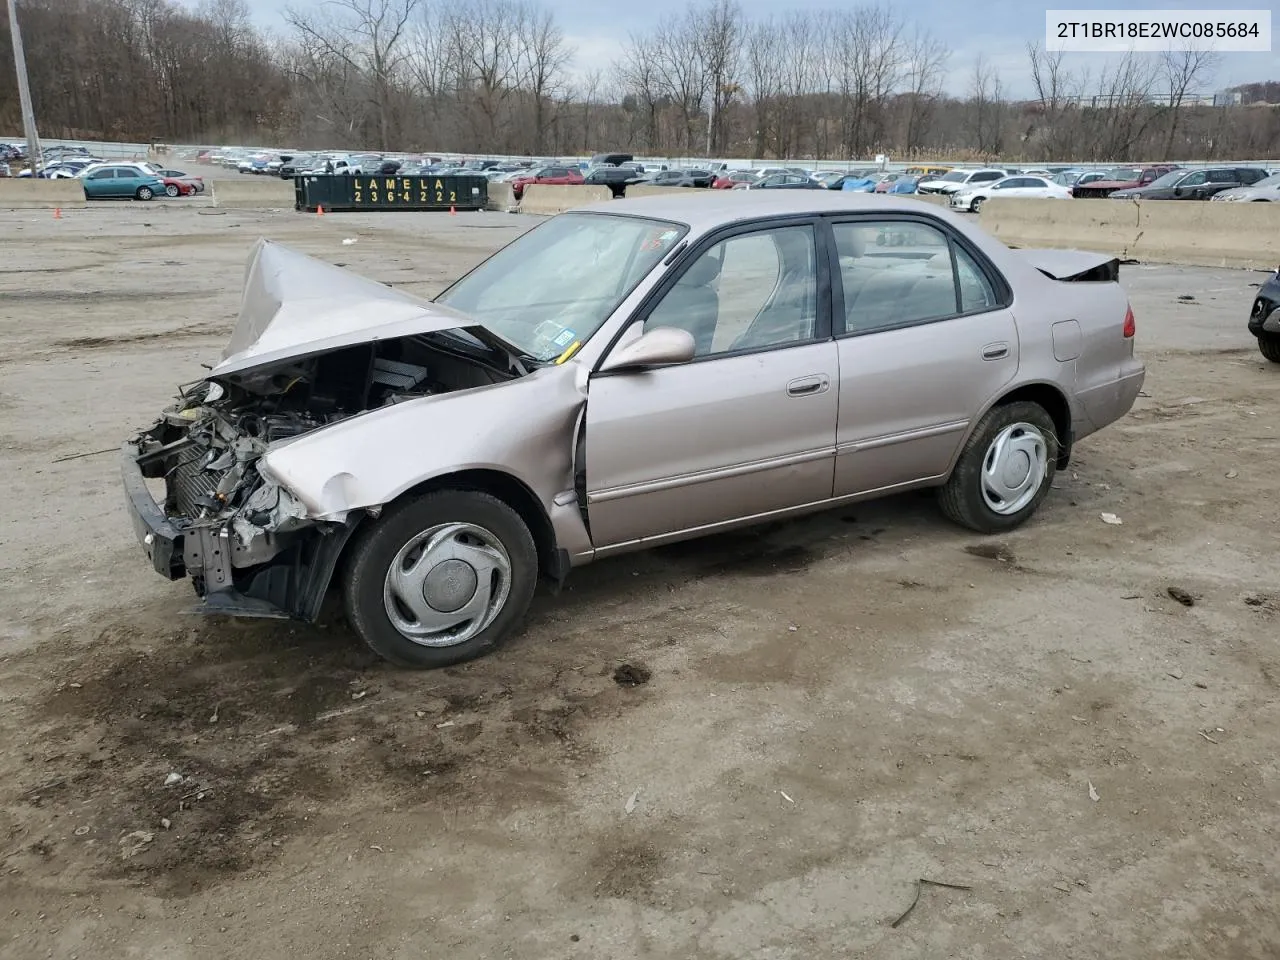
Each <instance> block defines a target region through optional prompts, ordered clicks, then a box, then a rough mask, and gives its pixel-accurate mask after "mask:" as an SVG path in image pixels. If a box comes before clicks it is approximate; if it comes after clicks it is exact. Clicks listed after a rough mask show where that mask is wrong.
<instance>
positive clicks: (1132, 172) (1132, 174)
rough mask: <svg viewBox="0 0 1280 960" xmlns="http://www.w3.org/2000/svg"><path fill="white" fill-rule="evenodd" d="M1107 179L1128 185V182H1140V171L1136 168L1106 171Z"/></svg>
mask: <svg viewBox="0 0 1280 960" xmlns="http://www.w3.org/2000/svg"><path fill="white" fill-rule="evenodd" d="M1107 179H1108V180H1119V181H1120V182H1122V183H1128V182H1129V181H1130V180H1141V179H1142V171H1141V170H1139V169H1138V168H1137V167H1120V168H1119V169H1118V170H1108V171H1107Z"/></svg>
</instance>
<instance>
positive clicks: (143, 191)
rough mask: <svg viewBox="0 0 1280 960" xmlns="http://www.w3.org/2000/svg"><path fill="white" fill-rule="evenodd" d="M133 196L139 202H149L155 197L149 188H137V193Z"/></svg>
mask: <svg viewBox="0 0 1280 960" xmlns="http://www.w3.org/2000/svg"><path fill="white" fill-rule="evenodd" d="M134 196H135V197H137V198H138V199H139V200H150V199H151V198H152V197H154V196H155V193H154V192H153V191H152V189H151V188H150V187H139V188H138V192H137V193H135V194H134Z"/></svg>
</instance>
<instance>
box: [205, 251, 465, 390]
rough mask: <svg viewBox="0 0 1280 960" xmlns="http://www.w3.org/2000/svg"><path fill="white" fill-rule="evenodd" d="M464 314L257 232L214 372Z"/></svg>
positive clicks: (418, 328) (450, 322) (459, 321)
mask: <svg viewBox="0 0 1280 960" xmlns="http://www.w3.org/2000/svg"><path fill="white" fill-rule="evenodd" d="M475 326H476V324H475V321H474V320H472V319H470V318H469V317H468V316H467V315H466V314H464V313H460V312H458V311H457V310H452V309H450V308H448V307H445V306H442V305H440V304H436V303H432V302H431V301H429V300H423V299H421V298H419V297H415V296H412V295H410V294H407V293H403V292H401V291H399V290H393V289H392V288H391V287H388V286H386V285H385V284H382V283H379V282H377V281H376V280H369V279H367V278H365V277H361V276H358V275H356V274H354V273H351V272H349V271H347V270H344V269H342V268H341V267H335V266H333V264H330V263H325V262H324V261H322V260H317V259H316V258H314V257H309V256H307V255H306V254H304V253H299V252H298V251H296V250H291V249H290V248H288V247H284V246H281V245H280V244H278V243H272V242H271V241H268V240H259V241H258V243H257V246H255V247H254V250H253V255H252V256H251V257H250V259H249V267H248V269H247V271H246V272H245V283H244V294H243V296H242V298H241V301H240V317H239V319H238V320H237V321H236V326H235V329H234V330H233V331H232V333H231V340H230V341H229V342H228V343H227V346H226V349H224V350H223V351H222V359H221V360H220V361H219V362H218V364H217V365H216V366H215V367H214V368H213V370H212V371H211V372H210V374H209V376H211V377H217V376H224V375H226V374H231V373H237V372H240V371H243V370H247V369H250V368H252V367H257V366H263V365H265V364H269V363H276V362H279V361H281V360H289V359H292V358H295V357H303V356H307V355H309V354H313V353H320V352H323V351H325V350H333V349H336V348H338V347H345V346H351V345H353V344H357V343H368V342H370V341H373V340H386V339H390V338H393V337H406V336H413V335H415V334H420V333H430V332H432V331H434V330H450V329H458V328H464V329H465V328H472V330H473V331H474V328H475Z"/></svg>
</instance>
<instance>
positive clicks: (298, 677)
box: [0, 204, 1280, 960]
mask: <svg viewBox="0 0 1280 960" xmlns="http://www.w3.org/2000/svg"><path fill="white" fill-rule="evenodd" d="M534 222H536V221H535V220H534V219H533V218H526V217H514V216H506V215H502V214H496V213H489V214H483V213H477V214H463V215H459V216H457V217H449V216H447V215H439V214H435V215H432V214H407V213H405V214H387V215H377V214H358V215H356V214H349V215H340V216H339V215H334V216H327V217H323V218H321V217H316V216H303V215H298V214H295V213H293V212H292V211H278V212H267V211H256V212H255V211H219V210H213V209H208V208H198V207H196V206H193V205H182V206H177V205H173V206H164V205H160V204H156V205H150V206H143V205H135V206H130V207H123V206H116V205H112V206H109V207H104V208H96V207H95V208H90V209H87V210H83V211H74V212H69V213H68V214H66V215H65V216H64V218H63V219H61V220H57V221H55V220H52V219H51V218H50V217H49V215H48V214H47V213H46V212H43V211H19V212H0V304H3V310H0V462H3V464H4V466H5V469H4V479H5V497H4V498H3V502H2V503H0V729H3V730H4V731H5V735H4V738H3V742H2V743H0V904H2V905H3V911H2V913H0V915H2V916H3V920H4V922H3V926H0V957H5V958H9V957H12V958H20V957H21V958H26V957H37V956H38V957H43V956H46V955H47V956H53V957H70V956H73V955H78V956H81V957H87V956H100V957H112V956H137V957H147V958H150V957H166V958H167V957H196V956H199V957H202V958H203V957H235V958H246V957H257V956H264V955H266V952H270V953H271V954H272V955H280V956H306V957H310V958H328V957H370V956H379V957H410V956H412V957H422V956H430V957H434V956H446V955H447V956H449V957H451V958H470V957H492V958H497V957H508V956H509V957H520V958H533V957H539V958H540V957H582V958H588V957H589V958H592V960H600V958H627V957H640V956H645V957H654V958H664V957H708V958H726V960H727V958H741V957H768V958H771V960H783V958H786V960H790V958H805V960H809V958H824V957H847V956H855V955H856V956H870V957H877V958H898V957H902V958H908V957H909V958H916V957H921V956H929V957H946V956H957V957H984V958H1015V957H1049V956H1055V957H1062V958H1071V957H1081V958H1082V957H1139V956H1154V955H1168V956H1196V957H1214V958H1252V957H1258V958H1264V957H1274V956H1276V955H1277V953H1278V952H1280V916H1278V915H1277V912H1276V910H1275V904H1276V903H1277V902H1278V901H1280V864H1277V861H1276V857H1275V855H1274V851H1275V847H1276V843H1277V840H1278V839H1280V837H1278V832H1280V764H1278V761H1277V755H1276V750H1275V744H1276V743H1277V738H1278V737H1280V707H1278V706H1277V704H1278V701H1280V553H1278V552H1277V550H1276V544H1277V534H1280V500H1278V499H1277V498H1276V496H1275V486H1276V464H1277V462H1278V460H1277V456H1278V454H1280V432H1278V427H1277V422H1276V417H1275V411H1276V409H1277V404H1278V403H1280V369H1278V368H1277V367H1276V366H1275V365H1268V364H1266V363H1265V362H1264V361H1263V360H1262V359H1261V357H1260V356H1259V355H1258V353H1257V350H1256V348H1255V346H1254V344H1253V342H1252V339H1251V338H1250V337H1249V336H1248V334H1247V332H1246V331H1245V329H1244V325H1245V318H1246V316H1247V314H1248V308H1249V304H1250V302H1251V299H1252V296H1253V288H1252V287H1251V286H1250V284H1252V283H1256V282H1257V281H1259V280H1260V279H1261V278H1262V275H1260V274H1249V273H1242V272H1237V271H1229V270H1208V269H1196V268H1171V267H1152V266H1126V267H1123V268H1122V277H1123V281H1124V283H1125V284H1126V286H1127V287H1128V288H1129V290H1130V292H1131V296H1132V299H1133V305H1134V310H1135V313H1136V315H1137V318H1138V343H1139V349H1140V350H1141V351H1142V352H1143V354H1144V355H1145V357H1146V359H1147V362H1148V378H1147V384H1146V395H1144V396H1143V397H1142V398H1140V399H1139V401H1138V405H1137V407H1136V408H1135V410H1134V412H1133V413H1132V414H1131V415H1130V416H1129V417H1127V418H1126V419H1125V420H1123V421H1121V422H1120V423H1119V424H1117V425H1115V426H1114V427H1112V428H1110V429H1108V430H1106V431H1104V432H1102V433H1101V434H1099V435H1097V436H1094V437H1091V438H1089V439H1088V440H1086V441H1085V442H1083V443H1082V444H1081V446H1080V447H1079V448H1078V450H1077V451H1076V456H1075V460H1074V462H1073V464H1072V466H1071V467H1070V468H1069V469H1068V470H1067V471H1065V472H1064V473H1062V474H1060V475H1059V477H1058V480H1057V482H1056V484H1055V489H1054V491H1053V493H1052V494H1051V495H1050V497H1049V499H1048V500H1047V501H1046V503H1045V505H1044V507H1043V508H1042V509H1041V511H1040V513H1039V514H1038V515H1037V516H1036V517H1035V518H1034V519H1033V520H1032V521H1031V522H1030V523H1029V524H1028V525H1027V526H1025V527H1023V528H1021V529H1020V530H1018V531H1016V532H1015V533H1014V534H1012V535H1009V536H1007V537H1003V538H983V537H978V536H975V535H972V534H968V533H965V532H962V531H959V530H957V529H956V528H954V527H952V526H951V525H949V524H947V523H946V522H945V521H943V520H942V519H941V517H940V515H939V514H938V513H937V511H936V509H935V508H934V506H933V504H932V502H931V499H930V498H929V497H927V496H918V495H911V496H905V497H900V498H895V499H890V500H887V501H883V502H876V503H869V504H860V505H857V506H856V507H853V508H849V509H844V510H839V511H835V512H833V513H830V514H824V515H821V516H817V517H813V518H809V519H806V520H803V521H800V522H796V523H787V524H780V525H775V526H772V527H769V528H765V529H762V530H758V531H750V532H747V533H740V534H734V535H731V536H721V537H716V538H712V539H708V540H705V541H701V542H694V543H691V544H686V545H679V546H675V547H668V548H664V549H661V550H658V551H655V552H652V553H648V554H640V555H636V556H629V557H624V558H621V559H618V560H610V561H604V562H601V563H600V564H598V565H595V566H592V567H589V568H587V569H584V570H582V571H581V572H579V573H577V574H575V575H574V576H573V577H572V578H571V579H570V581H569V584H568V588H567V589H566V591H565V592H564V593H563V594H561V595H560V596H559V597H552V596H549V595H540V596H539V597H538V598H537V599H536V600H535V603H534V607H533V611H532V613H531V616H530V620H529V623H528V627H527V629H526V630H525V631H524V632H523V634H522V635H520V636H519V637H517V638H516V639H515V640H513V641H512V642H511V643H510V644H509V645H508V646H506V647H505V648H504V649H502V650H501V651H499V652H498V653H497V654H495V655H493V656H490V657H488V658H486V659H483V660H481V661H477V662H475V663H472V664H469V665H467V666H465V667H462V668H454V669H449V670H445V671H441V672H435V673H425V674H422V673H406V672H399V671H396V670H394V669H391V668H389V667H387V666H386V665H385V664H383V663H381V662H380V661H377V660H376V659H375V657H374V656H373V655H372V654H371V653H369V652H367V651H366V650H365V649H364V648H363V647H361V646H360V645H359V643H358V641H356V640H355V638H354V637H353V636H352V634H351V633H350V631H349V630H348V629H347V628H346V626H345V625H344V624H343V623H342V621H341V619H340V617H339V616H337V615H336V614H333V615H331V616H330V617H328V618H327V619H326V621H325V622H324V623H323V624H321V625H320V627H319V628H314V629H313V628H306V627H300V626H296V625H291V624H280V623H261V622H247V621H241V622H215V621H210V620H204V619H199V618H193V617H187V616H185V615H184V611H185V610H186V609H187V608H188V607H190V605H191V603H192V601H193V600H194V597H193V595H192V594H191V592H190V587H189V586H188V585H187V584H186V583H185V582H178V583H173V584H170V583H167V582H165V581H163V580H162V579H160V578H159V577H157V576H156V575H155V574H154V573H153V572H152V571H151V569H150V567H149V565H148V564H147V562H146V560H145V557H144V556H143V554H142V552H141V549H140V548H139V547H138V545H137V543H136V542H135V540H134V538H133V534H132V531H131V529H130V528H129V524H128V521H127V519H126V515H125V512H124V509H123V504H122V501H123V495H122V493H121V491H120V487H119V481H118V472H117V466H116V462H115V457H114V455H113V454H111V453H105V454H103V453H99V451H102V450H104V449H106V448H111V447H114V446H116V445H117V444H118V443H119V441H121V440H122V439H124V438H125V437H126V436H127V435H128V434H129V433H130V431H131V430H132V429H133V428H135V427H138V426H142V425H144V424H146V423H148V422H149V421H150V419H151V418H152V417H153V416H154V414H155V413H156V412H157V411H158V410H159V409H160V408H161V407H162V406H163V405H164V404H165V403H166V402H167V400H168V399H169V398H170V396H171V395H172V393H173V390H174V388H175V386H176V384H178V383H180V382H187V381H191V380H197V379H199V378H200V376H201V373H202V368H201V366H200V364H201V363H207V362H210V361H212V360H213V359H215V358H216V356H217V354H218V352H219V351H220V349H221V346H222V342H223V339H224V338H225V336H226V334H227V333H228V332H229V330H230V326H231V323H232V320H233V318H234V315H235V311H236V309H237V305H238V298H239V288H240V284H241V282H242V279H243V270H244V263H245V260H246V258H247V256H248V254H249V251H250V248H251V245H252V243H253V241H254V240H255V239H256V238H257V237H259V236H267V237H270V238H272V239H275V240H279V241H282V242H284V243H287V244H291V245H293V246H296V247H297V248H299V249H301V250H302V251H303V252H306V253H310V254H313V255H317V256H320V257H322V258H324V259H327V260H330V261H332V262H336V263H342V264H346V265H348V266H350V267H351V268H353V269H354V270H356V271H357V272H360V273H364V274H366V275H368V276H372V277H374V278H376V279H378V280H382V281H386V282H388V283H391V284H394V285H398V286H403V287H405V288H406V289H408V290H410V291H412V292H415V293H421V294H431V293H433V292H434V291H436V290H438V289H440V288H441V287H442V286H443V284H444V282H445V281H446V280H447V279H449V278H451V277H453V276H456V275H457V274H458V273H460V272H461V271H462V270H464V269H465V268H467V267H469V266H471V265H472V264H474V263H476V262H478V261H479V260H480V259H482V258H483V257H484V256H486V255H487V253H488V252H490V251H491V250H493V249H494V248H495V247H497V246H498V245H500V244H501V243H504V242H506V241H507V240H510V239H511V238H513V237H514V236H516V235H517V234H518V233H519V232H520V231H521V230H523V229H526V228H527V227H528V226H529V225H531V224H532V223H534ZM344 239H354V240H355V241H356V242H355V243H354V244H345V245H344V243H343V240H344ZM1188 297H1189V298H1190V299H1187V298H1188ZM406 442H417V443H429V442H430V437H419V438H406ZM68 458H74V459H68ZM1103 513H1111V514H1115V515H1117V516H1118V517H1119V518H1120V519H1121V520H1122V523H1121V524H1120V525H1112V524H1108V523H1104V522H1103V521H1102V519H1101V516H1102V514H1103ZM1171 587H1172V588H1174V590H1173V591H1172V592H1171V591H1170V588H1171ZM1172 594H1182V595H1189V597H1188V598H1189V599H1190V600H1191V601H1192V605H1190V606H1187V605H1185V604H1184V603H1182V602H1179V601H1178V600H1177V599H1175V597H1174V596H1173V595H1172ZM628 665H630V667H631V668H633V669H627V667H628ZM620 668H622V669H621V670H620ZM615 674H616V675H617V677H618V678H619V679H622V680H626V681H630V682H625V683H620V682H617V680H616V679H615ZM646 675H648V676H649V679H648V681H647V682H643V683H636V681H637V680H643V679H644V677H645V676H646ZM172 773H177V774H180V775H181V777H182V780H181V781H180V782H178V783H174V784H171V785H168V786H166V780H168V779H172V778H171V777H170V776H169V775H170V774H172ZM917 878H928V879H931V880H936V881H942V882H945V883H950V884H960V885H964V886H967V887H970V888H971V889H968V890H953V889H946V888H940V887H926V888H925V889H924V890H923V892H922V894H921V898H920V901H919V903H918V905H917V906H916V908H915V910H914V911H913V912H912V914H911V915H910V916H909V917H908V918H907V919H906V920H905V921H904V922H903V923H902V924H901V926H899V927H897V928H893V927H891V925H890V924H891V922H892V921H893V919H894V918H896V917H897V916H898V915H899V914H901V913H902V911H903V910H905V909H906V907H907V906H908V905H909V904H910V903H911V900H912V897H913V895H914V892H915V886H914V884H915V881H916V880H917ZM268 944H270V945H271V946H270V947H267V945H268ZM264 951H265V952H264Z"/></svg>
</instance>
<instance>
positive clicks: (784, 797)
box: [778, 790, 795, 803]
mask: <svg viewBox="0 0 1280 960" xmlns="http://www.w3.org/2000/svg"><path fill="white" fill-rule="evenodd" d="M778 792H779V793H780V794H782V799H783V800H785V801H787V803H795V801H794V800H792V799H791V797H789V796H788V795H787V791H785V790H779V791H778Z"/></svg>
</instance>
